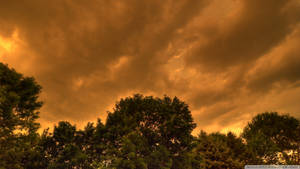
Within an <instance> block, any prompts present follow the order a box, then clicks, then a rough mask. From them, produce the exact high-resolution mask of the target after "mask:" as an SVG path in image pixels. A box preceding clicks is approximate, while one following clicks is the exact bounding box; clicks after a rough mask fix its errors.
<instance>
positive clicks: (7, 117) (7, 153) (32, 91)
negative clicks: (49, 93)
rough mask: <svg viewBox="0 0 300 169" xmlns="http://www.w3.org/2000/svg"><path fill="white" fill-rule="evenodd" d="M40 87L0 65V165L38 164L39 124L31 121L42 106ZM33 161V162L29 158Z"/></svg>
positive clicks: (21, 165) (20, 166) (7, 166)
mask: <svg viewBox="0 0 300 169" xmlns="http://www.w3.org/2000/svg"><path fill="white" fill-rule="evenodd" d="M40 90H41V87H40V86H39V85H38V84H37V83H36V82H35V80H34V79H33V78H31V77H24V76H23V75H21V74H19V73H17V72H16V71H15V70H14V69H10V68H9V67H8V66H7V65H4V64H2V63H0V166H4V167H5V168H23V167H26V166H27V165H26V163H30V165H32V166H34V165H36V164H35V163H38V161H36V162H35V161H34V160H33V159H35V158H38V157H37V156H38V155H37V154H36V152H35V146H34V145H35V143H36V141H37V140H38V138H37V137H38V135H37V134H36V131H37V129H38V128H39V124H38V123H37V122H36V121H35V120H36V119H37V118H38V117H39V116H38V114H39V112H38V111H37V110H38V109H39V108H40V107H41V105H42V103H41V102H40V101H38V95H39V93H40ZM31 158H33V159H31Z"/></svg>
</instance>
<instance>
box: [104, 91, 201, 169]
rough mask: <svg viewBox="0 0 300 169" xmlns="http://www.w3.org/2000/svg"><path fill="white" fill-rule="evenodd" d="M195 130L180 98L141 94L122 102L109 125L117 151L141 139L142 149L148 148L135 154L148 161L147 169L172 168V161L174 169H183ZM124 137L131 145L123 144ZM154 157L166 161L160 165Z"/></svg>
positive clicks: (111, 115) (109, 132) (187, 110)
mask: <svg viewBox="0 0 300 169" xmlns="http://www.w3.org/2000/svg"><path fill="white" fill-rule="evenodd" d="M195 126H196V125H195V123H194V122H193V118H192V116H191V112H190V111H189V109H188V106H187V105H186V104H185V103H184V102H182V101H180V100H179V99H178V98H177V97H175V98H173V99H171V98H170V97H167V96H165V97H164V98H162V99H160V98H153V97H152V96H148V97H144V96H142V95H139V94H137V95H134V96H133V97H127V98H125V99H121V100H120V101H119V102H118V103H117V104H116V107H115V109H114V112H111V113H109V114H108V118H107V122H106V127H107V130H108V134H109V135H108V139H109V140H110V141H111V143H112V144H111V145H112V146H113V148H115V149H116V150H117V151H118V150H120V149H122V148H124V145H126V144H129V143H130V142H131V141H130V140H131V139H130V137H129V136H134V137H139V138H140V140H141V141H142V143H141V145H143V146H144V147H147V148H146V149H145V148H143V149H142V151H140V149H137V151H136V152H135V153H137V155H136V156H139V157H142V158H144V159H147V162H146V164H147V167H148V168H160V167H161V168H162V167H166V166H169V163H170V160H171V161H172V168H182V167H183V166H181V164H182V163H183V161H184V157H183V154H184V153H185V152H187V151H189V150H190V148H191V147H190V143H191V141H192V138H193V137H192V135H191V132H192V130H193V129H194V128H195ZM124 137H125V138H126V137H129V142H128V141H125V143H124V142H123V141H124V140H123V139H124ZM138 146H139V145H138ZM155 153H158V154H159V156H162V155H165V156H166V157H162V158H160V162H158V160H159V159H156V158H153V156H154V154H155ZM115 155H116V156H117V154H115ZM120 158H122V157H120ZM124 158H125V157H123V159H124ZM126 158H127V157H126ZM148 160H149V161H148ZM152 160H154V161H152ZM157 165H158V166H157ZM183 168H184V167H183Z"/></svg>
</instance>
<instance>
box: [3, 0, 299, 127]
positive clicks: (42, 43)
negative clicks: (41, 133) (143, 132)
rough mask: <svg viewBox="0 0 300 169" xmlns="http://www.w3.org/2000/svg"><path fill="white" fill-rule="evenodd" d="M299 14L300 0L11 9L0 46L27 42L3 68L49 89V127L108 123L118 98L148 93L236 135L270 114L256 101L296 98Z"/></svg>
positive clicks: (62, 2)
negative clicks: (177, 101)
mask: <svg viewBox="0 0 300 169" xmlns="http://www.w3.org/2000/svg"><path fill="white" fill-rule="evenodd" d="M299 6H300V3H299V2H298V1H297V0H276V1H274V0H264V1H262V0H224V1H222V2H220V1H217V0H215V1H208V0H197V1H190V0H183V1H175V0H167V1H159V0H151V1H141V0H128V1H121V0H114V1H111V0H93V1H75V0H52V1H47V2H44V1H40V0H26V1H25V0H22V1H17V0H11V1H3V2H1V5H0V37H4V38H8V39H9V38H12V37H13V35H14V34H17V35H18V39H19V40H17V41H16V42H14V43H16V44H17V45H16V46H17V47H16V49H15V52H11V53H8V54H6V55H7V57H3V58H1V56H0V61H4V62H7V63H8V64H9V65H11V66H12V67H15V68H16V69H17V70H19V71H22V72H24V73H25V74H27V75H33V76H35V77H36V78H37V80H38V82H39V83H41V85H42V86H43V94H42V99H43V100H44V101H45V106H44V108H43V109H42V113H41V121H42V122H43V123H45V124H46V123H47V122H48V123H53V122H57V121H58V120H71V121H72V122H76V123H77V124H80V125H81V124H82V123H85V122H86V121H88V120H94V119H95V118H97V117H101V118H104V117H105V116H106V114H105V112H106V110H109V109H111V106H112V105H113V104H114V103H115V101H116V100H117V99H118V98H119V97H124V96H128V95H131V94H132V93H134V92H140V93H145V94H154V95H157V96H161V95H163V94H168V95H171V96H175V95H176V96H179V97H180V98H182V99H184V100H185V101H186V102H187V103H188V104H190V105H191V109H192V112H193V115H194V117H195V121H196V122H197V123H198V126H199V127H200V128H206V129H211V130H214V129H222V128H224V127H228V126H229V127H230V126H235V127H236V126H237V125H236V122H237V121H245V120H248V119H247V118H249V117H250V116H249V114H251V113H253V112H254V111H255V112H256V111H260V110H262V109H261V108H259V106H257V107H256V108H257V109H255V107H253V106H252V105H257V102H259V100H258V99H256V98H261V97H271V96H270V94H269V92H271V91H273V90H276V91H278V92H279V91H284V90H285V89H286V88H287V87H289V90H296V88H297V84H298V82H299V78H300V77H299V74H300V72H299V69H298V67H299V66H300V64H299V61H300V59H299V49H298V48H297V47H293V46H297V44H299V33H297V30H298V29H299V21H300V12H299V10H298V8H299ZM16 32H17V33H16ZM0 40H1V39H0ZM0 45H1V43H0ZM0 47H1V46H0ZM0 49H1V48H0ZM0 55H1V52H0ZM1 59H2V60H1ZM265 65H268V66H265ZM277 84H280V86H281V87H280V89H279V88H278V87H276V85H277ZM277 86H278V85H277ZM262 91H263V92H262ZM280 96H281V95H280ZM272 97H273V96H272ZM278 99H282V98H280V97H279V98H278ZM262 102H266V105H270V104H269V103H268V101H266V100H263V101H262ZM285 108H286V109H285ZM283 110H295V109H289V108H288V106H287V107H284V105H283ZM294 113H300V110H297V111H296V112H294ZM251 115H252V114H251ZM230 119H234V120H233V121H232V120H230ZM48 123H47V124H48ZM239 127H240V126H239Z"/></svg>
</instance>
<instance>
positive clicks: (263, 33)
mask: <svg viewBox="0 0 300 169" xmlns="http://www.w3.org/2000/svg"><path fill="white" fill-rule="evenodd" d="M238 2H240V4H239V6H240V9H239V10H238V11H236V12H235V13H234V15H233V16H231V18H230V20H227V21H226V22H225V23H223V24H221V25H220V27H218V28H217V29H218V31H217V32H216V34H215V35H213V36H212V37H211V38H210V39H208V40H206V41H205V42H202V43H200V44H197V45H195V46H194V49H193V51H192V52H191V54H190V55H189V56H188V57H187V62H188V63H189V64H192V65H195V64H199V65H200V66H201V67H205V68H209V69H210V70H221V71H223V70H224V68H227V67H230V66H234V65H236V64H245V63H249V62H251V61H253V60H256V59H257V58H259V57H261V56H262V55H264V54H266V53H267V52H269V51H270V50H271V49H272V48H273V47H274V46H276V45H278V44H279V43H280V42H281V41H282V40H283V39H284V38H285V37H286V36H287V35H288V34H289V33H290V32H291V31H292V30H293V26H294V25H295V24H296V23H298V21H299V19H298V18H295V17H294V15H290V13H289V12H290V11H291V9H290V8H291V6H289V9H286V6H287V5H289V3H291V2H293V1H289V0H277V1H273V0H264V1H261V0H241V1H238Z"/></svg>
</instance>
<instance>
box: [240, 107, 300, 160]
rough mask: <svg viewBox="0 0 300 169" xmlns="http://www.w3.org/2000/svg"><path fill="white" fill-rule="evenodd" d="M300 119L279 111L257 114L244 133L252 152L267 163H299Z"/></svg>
mask: <svg viewBox="0 0 300 169" xmlns="http://www.w3.org/2000/svg"><path fill="white" fill-rule="evenodd" d="M299 126H300V123H299V120H297V119H296V118H294V117H291V116H289V115H279V114H278V113H277V112H270V113H269V112H266V113H262V114H259V115H257V116H255V117H254V118H253V119H252V121H251V122H250V123H248V125H247V126H246V127H245V129H244V132H243V134H242V136H243V138H245V139H246V141H247V145H248V147H249V149H250V151H251V152H253V153H254V154H255V156H256V157H257V158H258V159H260V160H261V163H266V164H280V163H288V164H299V157H298V152H299V143H300V142H299V138H300V137H299V133H300V130H299Z"/></svg>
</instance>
